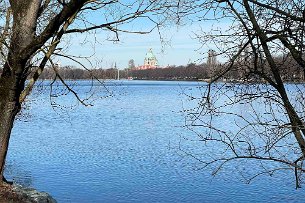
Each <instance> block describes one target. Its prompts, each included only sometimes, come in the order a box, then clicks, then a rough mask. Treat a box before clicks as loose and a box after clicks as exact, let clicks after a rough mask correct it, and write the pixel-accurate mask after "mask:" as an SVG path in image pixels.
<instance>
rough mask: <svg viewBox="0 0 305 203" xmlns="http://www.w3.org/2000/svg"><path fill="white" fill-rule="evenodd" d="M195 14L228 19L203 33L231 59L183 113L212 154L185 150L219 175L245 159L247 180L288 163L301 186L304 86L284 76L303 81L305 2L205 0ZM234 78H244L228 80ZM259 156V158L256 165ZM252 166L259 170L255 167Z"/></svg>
mask: <svg viewBox="0 0 305 203" xmlns="http://www.w3.org/2000/svg"><path fill="white" fill-rule="evenodd" d="M203 8H204V9H203ZM202 9H203V10H204V11H206V12H204V11H203V10H202ZM182 15H185V14H182ZM190 15H193V19H197V20H200V21H203V22H204V21H205V20H209V21H213V22H215V24H217V23H222V25H225V26H222V27H221V26H214V28H213V29H212V30H210V31H204V30H202V32H201V33H198V34H197V38H198V40H200V42H201V43H202V44H203V45H207V44H211V43H213V46H214V47H216V48H217V50H216V53H217V57H222V58H225V59H226V61H227V63H225V64H222V65H221V66H220V67H219V68H218V70H217V71H216V72H215V74H214V75H213V77H212V78H211V82H210V83H209V85H207V87H206V88H203V89H202V92H201V95H200V96H199V97H198V103H197V105H198V108H196V109H191V110H186V111H185V112H186V114H187V116H186V126H187V127H189V128H190V129H191V130H193V131H194V132H195V133H196V134H197V135H198V136H199V140H200V141H203V142H202V143H205V145H204V146H206V149H207V152H209V153H206V154H204V155H202V156H199V155H198V154H193V153H190V152H188V151H185V153H186V154H188V155H190V156H192V157H194V158H196V159H197V160H198V161H199V162H200V163H201V164H202V167H207V166H213V167H214V173H215V174H216V173H217V172H218V171H220V170H221V169H223V168H224V167H225V166H227V165H228V164H229V163H231V164H232V163H239V164H236V166H243V167H244V168H246V170H241V171H240V172H241V175H242V176H243V177H245V178H246V179H247V180H248V181H250V180H252V179H253V178H255V177H257V176H258V175H261V174H269V175H272V174H273V173H274V172H276V171H278V170H282V169H288V170H291V171H292V172H293V173H295V177H296V186H297V187H299V186H300V184H301V182H300V180H301V174H302V173H303V172H304V168H303V160H304V155H305V126H304V119H305V118H304V116H305V114H304V104H305V100H304V96H305V91H304V85H303V84H285V83H284V81H285V80H287V78H294V79H293V81H298V80H299V79H301V80H302V79H304V71H305V63H304V59H305V58H304V48H305V47H304V29H305V27H304V22H305V3H304V1H301V0H291V1H282V0H280V1H273V0H218V1H203V2H202V4H200V5H195V6H193V14H190ZM194 16H195V17H194ZM292 70H293V71H292ZM294 71H295V72H294ZM293 72H294V73H293ZM292 74H293V75H292ZM232 78H235V79H236V78H238V79H236V80H235V83H228V82H226V81H232ZM257 82H258V83H257ZM190 98H191V100H193V101H194V99H195V98H194V97H193V96H192V97H190ZM210 149H211V150H210ZM253 161H256V162H255V163H257V164H254V165H253V164H250V163H252V162H253ZM247 166H248V167H250V168H247ZM253 166H255V167H256V168H257V170H256V173H255V174H251V173H250V172H251V171H253V170H252V168H253ZM247 173H248V176H246V174H247ZM249 173H250V175H249Z"/></svg>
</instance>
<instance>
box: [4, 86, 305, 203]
mask: <svg viewBox="0 0 305 203" xmlns="http://www.w3.org/2000/svg"><path fill="white" fill-rule="evenodd" d="M48 83H49V82H44V83H42V84H40V85H39V86H37V87H36V89H35V90H34V93H33V94H32V95H31V97H30V99H29V102H28V103H27V104H26V105H25V107H26V109H25V110H24V111H23V112H22V115H21V116H19V118H18V120H17V121H16V123H15V126H14V129H13V132H12V137H11V142H10V147H9V154H8V159H7V166H6V171H5V173H6V176H7V177H8V178H9V179H13V180H14V181H15V182H16V183H19V184H22V185H25V186H29V187H34V188H36V189H38V190H39V191H46V192H48V193H50V194H51V195H52V196H53V197H54V198H55V199H56V200H57V201H58V202H73V203H77V202H147V203H150V202H190V203H196V202H226V203H228V202H304V197H305V191H304V189H299V190H296V189H295V182H294V176H293V174H292V173H291V172H289V173H288V172H287V173H278V174H275V175H274V176H272V177H269V176H262V177H258V178H257V179H254V180H253V182H252V183H251V184H245V183H244V182H243V181H242V180H241V179H240V178H238V176H235V175H232V176H231V175H230V173H231V171H234V166H232V167H228V169H227V171H224V172H223V173H222V172H221V173H219V174H218V175H217V176H215V177H214V176H212V175H211V171H210V170H208V169H201V170H199V168H198V167H197V166H198V162H197V161H196V160H194V159H192V157H190V156H185V154H183V153H181V150H180V149H181V147H187V148H190V149H192V150H193V151H195V152H196V151H198V152H199V151H201V150H204V147H202V145H203V143H199V142H195V141H194V142H189V141H187V140H185V139H184V137H187V136H188V135H190V136H191V135H193V132H191V131H189V130H187V129H186V128H184V127H183V125H184V124H185V116H184V114H183V112H182V110H183V109H185V108H191V107H192V105H193V104H191V103H188V101H187V100H188V99H187V97H186V96H185V95H184V94H183V93H184V92H185V91H187V92H188V93H190V92H191V93H192V92H193V91H194V95H199V94H200V93H199V92H200V91H198V90H199V87H200V85H202V84H203V83H199V82H174V81H164V82H163V81H112V82H106V84H105V85H106V87H100V86H98V84H95V85H94V86H93V87H92V86H91V83H90V82H89V81H81V82H79V84H78V85H75V87H74V88H75V89H76V90H77V91H78V92H79V95H80V96H81V97H87V96H90V95H91V94H90V93H89V92H90V91H91V92H94V94H93V95H92V97H91V99H92V102H93V103H94V105H93V106H90V107H85V106H82V105H80V104H78V103H77V101H76V100H75V97H74V96H73V95H71V94H68V95H66V92H65V91H61V88H60V86H59V87H58V89H57V90H55V91H56V92H57V94H61V95H62V96H58V97H57V96H55V95H53V96H52V97H51V98H50V91H49V90H50V87H49V86H48V85H47V84H48ZM71 83H72V82H71ZM42 85H43V86H42ZM105 88H107V89H105ZM109 94H111V95H112V96H110V97H108V96H107V95H109ZM225 124H226V123H224V125H225ZM250 170H251V169H250Z"/></svg>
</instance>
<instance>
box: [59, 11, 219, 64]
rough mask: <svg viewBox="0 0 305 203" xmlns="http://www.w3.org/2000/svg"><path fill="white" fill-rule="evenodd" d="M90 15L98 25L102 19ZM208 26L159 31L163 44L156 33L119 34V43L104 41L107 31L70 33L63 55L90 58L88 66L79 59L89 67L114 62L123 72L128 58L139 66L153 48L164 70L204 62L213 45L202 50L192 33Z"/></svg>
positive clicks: (140, 25)
mask: <svg viewBox="0 0 305 203" xmlns="http://www.w3.org/2000/svg"><path fill="white" fill-rule="evenodd" d="M89 15H90V18H91V21H93V22H94V23H99V22H98V21H99V19H102V18H101V14H99V15H94V14H91V13H90V14H89ZM189 24H190V23H189ZM124 26H125V27H126V28H127V29H130V28H132V29H134V30H149V29H151V27H152V25H151V24H150V23H149V22H146V21H145V19H141V20H139V21H136V22H133V23H131V24H129V25H127V26H126V25H124ZM124 26H123V27H124ZM211 26H212V23H211V22H205V23H204V24H203V22H197V23H193V24H191V25H184V26H180V27H177V26H176V25H171V26H167V27H165V28H163V29H162V30H161V36H162V37H163V38H165V41H166V43H164V42H161V40H160V35H159V34H158V32H157V30H154V31H153V32H151V33H149V34H144V35H139V34H127V33H121V34H120V42H116V43H114V42H111V41H109V40H107V39H109V37H110V38H111V33H109V32H106V31H97V33H95V34H94V33H89V34H73V35H71V36H69V37H68V38H67V39H68V40H65V41H68V43H69V47H68V49H65V50H64V52H65V53H66V54H71V55H76V56H91V57H90V58H89V60H90V62H91V64H90V63H89V62H88V61H87V60H84V59H80V61H81V62H82V63H83V64H84V65H86V66H87V67H88V68H100V67H102V68H110V67H112V66H113V64H114V63H116V64H117V67H118V68H119V69H124V68H126V67H127V65H128V61H129V60H130V59H134V61H135V64H136V65H142V64H143V62H144V57H145V54H146V52H147V50H148V49H149V48H152V49H153V52H154V54H155V55H156V57H157V59H158V60H159V64H160V66H163V67H164V66H167V65H177V66H178V65H186V64H188V63H189V62H196V63H201V62H205V61H206V57H207V50H208V49H210V48H213V45H211V46H204V47H202V46H201V44H200V43H199V42H198V40H197V39H194V37H195V35H194V32H198V31H199V30H200V29H204V30H209V29H210V28H211ZM84 42H85V43H84ZM63 44H65V43H63ZM56 61H57V62H59V63H60V64H61V65H62V66H63V65H75V66H79V65H77V64H76V63H74V62H72V61H70V60H68V59H64V58H57V59H56Z"/></svg>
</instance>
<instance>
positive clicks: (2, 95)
mask: <svg viewBox="0 0 305 203" xmlns="http://www.w3.org/2000/svg"><path fill="white" fill-rule="evenodd" d="M17 81H18V79H17V78H16V77H15V76H14V75H13V76H8V77H7V76H5V74H4V76H3V75H2V77H1V79H0V146H1V148H0V185H1V184H3V180H4V177H3V172H4V165H5V159H6V155H7V150H8V145H9V139H10V135H11V131H12V128H13V124H14V120H15V117H16V115H17V113H18V112H19V111H20V103H19V101H18V98H19V96H18V94H19V93H18V92H19V91H18V82H17Z"/></svg>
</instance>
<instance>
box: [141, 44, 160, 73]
mask: <svg viewBox="0 0 305 203" xmlns="http://www.w3.org/2000/svg"><path fill="white" fill-rule="evenodd" d="M158 67H159V64H158V60H157V58H156V56H155V55H154V53H153V51H152V49H151V48H150V49H149V50H148V52H147V53H146V55H145V58H144V65H142V66H138V67H137V69H138V70H145V69H155V68H158Z"/></svg>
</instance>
